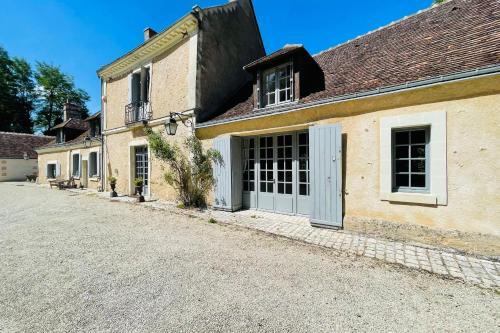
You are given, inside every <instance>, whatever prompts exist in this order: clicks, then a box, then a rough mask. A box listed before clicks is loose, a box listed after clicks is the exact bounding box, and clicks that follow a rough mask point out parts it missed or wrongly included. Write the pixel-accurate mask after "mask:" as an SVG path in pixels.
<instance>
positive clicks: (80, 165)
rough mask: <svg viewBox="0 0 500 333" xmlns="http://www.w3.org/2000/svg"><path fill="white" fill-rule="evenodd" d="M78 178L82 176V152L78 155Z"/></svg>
mask: <svg viewBox="0 0 500 333" xmlns="http://www.w3.org/2000/svg"><path fill="white" fill-rule="evenodd" d="M78 178H82V154H79V155H78Z"/></svg>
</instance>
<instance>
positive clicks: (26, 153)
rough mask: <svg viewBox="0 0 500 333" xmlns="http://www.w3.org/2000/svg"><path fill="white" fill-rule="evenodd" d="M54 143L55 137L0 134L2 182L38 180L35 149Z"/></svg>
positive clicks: (0, 175)
mask: <svg viewBox="0 0 500 333" xmlns="http://www.w3.org/2000/svg"><path fill="white" fill-rule="evenodd" d="M52 141H55V137H52V136H44V135H33V134H25V133H9V132H0V182H4V181H16V180H25V179H26V178H27V177H32V176H34V178H36V176H37V175H38V162H37V161H38V154H37V153H36V151H35V149H36V148H38V147H41V146H44V145H46V144H48V143H50V142H52Z"/></svg>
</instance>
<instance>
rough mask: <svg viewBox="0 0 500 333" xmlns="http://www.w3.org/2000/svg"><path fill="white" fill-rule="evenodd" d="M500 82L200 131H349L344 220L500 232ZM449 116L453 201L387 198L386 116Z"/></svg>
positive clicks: (487, 80) (208, 135)
mask: <svg viewBox="0 0 500 333" xmlns="http://www.w3.org/2000/svg"><path fill="white" fill-rule="evenodd" d="M499 87H500V77H499V76H498V75H497V76H493V77H484V78H479V79H474V80H467V81H461V82H457V83H449V84H443V85H437V86H432V87H427V88H421V89H416V90H411V91H406V92H401V93H394V94H387V95H384V96H378V97H367V98H360V99H356V100H352V101H345V102H338V103H331V104H329V105H323V106H318V107H311V108H307V109H303V110H297V111H294V112H286V113H281V114H274V115H269V116H267V117H265V118H262V117H261V118H254V119H246V120H241V121H234V122H231V123H221V124H219V125H216V126H209V127H206V128H198V129H197V135H198V136H199V137H200V138H203V139H206V140H209V141H212V139H213V138H215V137H218V136H223V135H235V136H241V137H245V136H253V135H262V134H266V133H281V132H287V131H296V130H302V129H307V128H309V126H312V125H315V124H336V123H339V124H341V126H342V146H343V147H342V148H343V165H342V168H343V177H342V178H343V184H344V185H343V193H342V196H343V207H344V208H343V214H344V220H345V221H349V220H357V221H372V220H374V221H388V222H395V223H403V224H414V225H422V226H426V227H430V228H437V229H448V230H453V229H455V230H460V231H463V232H472V233H485V234H492V235H500V209H499V208H498V204H497V203H498V202H500V195H499V193H500V189H499V187H498V182H497V181H496V178H497V177H498V170H499V169H500V168H499V164H498V159H497V158H496V154H495V153H496V152H497V151H498V150H499V149H500V143H499V141H498V138H497V137H498V126H499V124H500V113H499V112H500V109H499V105H500V89H499ZM427 112H444V113H445V114H446V134H447V137H446V151H447V154H446V173H447V187H446V188H447V203H446V204H444V205H441V204H438V205H428V204H419V203H411V202H391V201H385V200H381V193H380V149H381V148H380V121H381V119H383V118H386V117H392V116H401V115H421V114H425V113H427Z"/></svg>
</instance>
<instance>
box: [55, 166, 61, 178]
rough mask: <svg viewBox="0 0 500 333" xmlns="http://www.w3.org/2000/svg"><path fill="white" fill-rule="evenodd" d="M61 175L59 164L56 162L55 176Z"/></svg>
mask: <svg viewBox="0 0 500 333" xmlns="http://www.w3.org/2000/svg"><path fill="white" fill-rule="evenodd" d="M59 176H61V164H59V162H57V163H56V177H59Z"/></svg>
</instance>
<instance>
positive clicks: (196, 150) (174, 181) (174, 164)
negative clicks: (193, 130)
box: [145, 126, 222, 207]
mask: <svg viewBox="0 0 500 333" xmlns="http://www.w3.org/2000/svg"><path fill="white" fill-rule="evenodd" d="M145 131H146V133H147V135H148V141H149V147H150V149H151V151H152V152H153V154H154V155H155V157H156V158H157V159H159V160H160V161H162V162H163V163H164V164H166V166H167V169H166V171H165V174H164V180H165V182H166V183H167V184H169V185H170V186H172V187H173V188H174V189H175V190H176V192H177V194H178V197H179V200H180V201H181V202H182V203H183V204H184V207H206V204H207V203H206V198H207V195H208V192H209V191H210V190H211V189H212V187H213V186H214V184H215V179H214V177H213V170H212V163H222V156H221V154H220V153H219V152H218V151H217V150H214V149H208V150H206V151H204V150H203V147H202V144H201V141H200V140H199V139H198V138H196V137H195V136H194V135H191V136H189V137H187V138H186V139H185V140H184V142H183V144H182V145H183V147H184V148H185V149H184V150H182V149H181V147H180V146H179V145H177V144H176V143H172V142H169V141H168V140H167V139H166V138H165V137H164V136H163V135H162V134H161V133H158V132H154V131H153V130H152V129H151V128H150V127H147V126H146V128H145Z"/></svg>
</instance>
